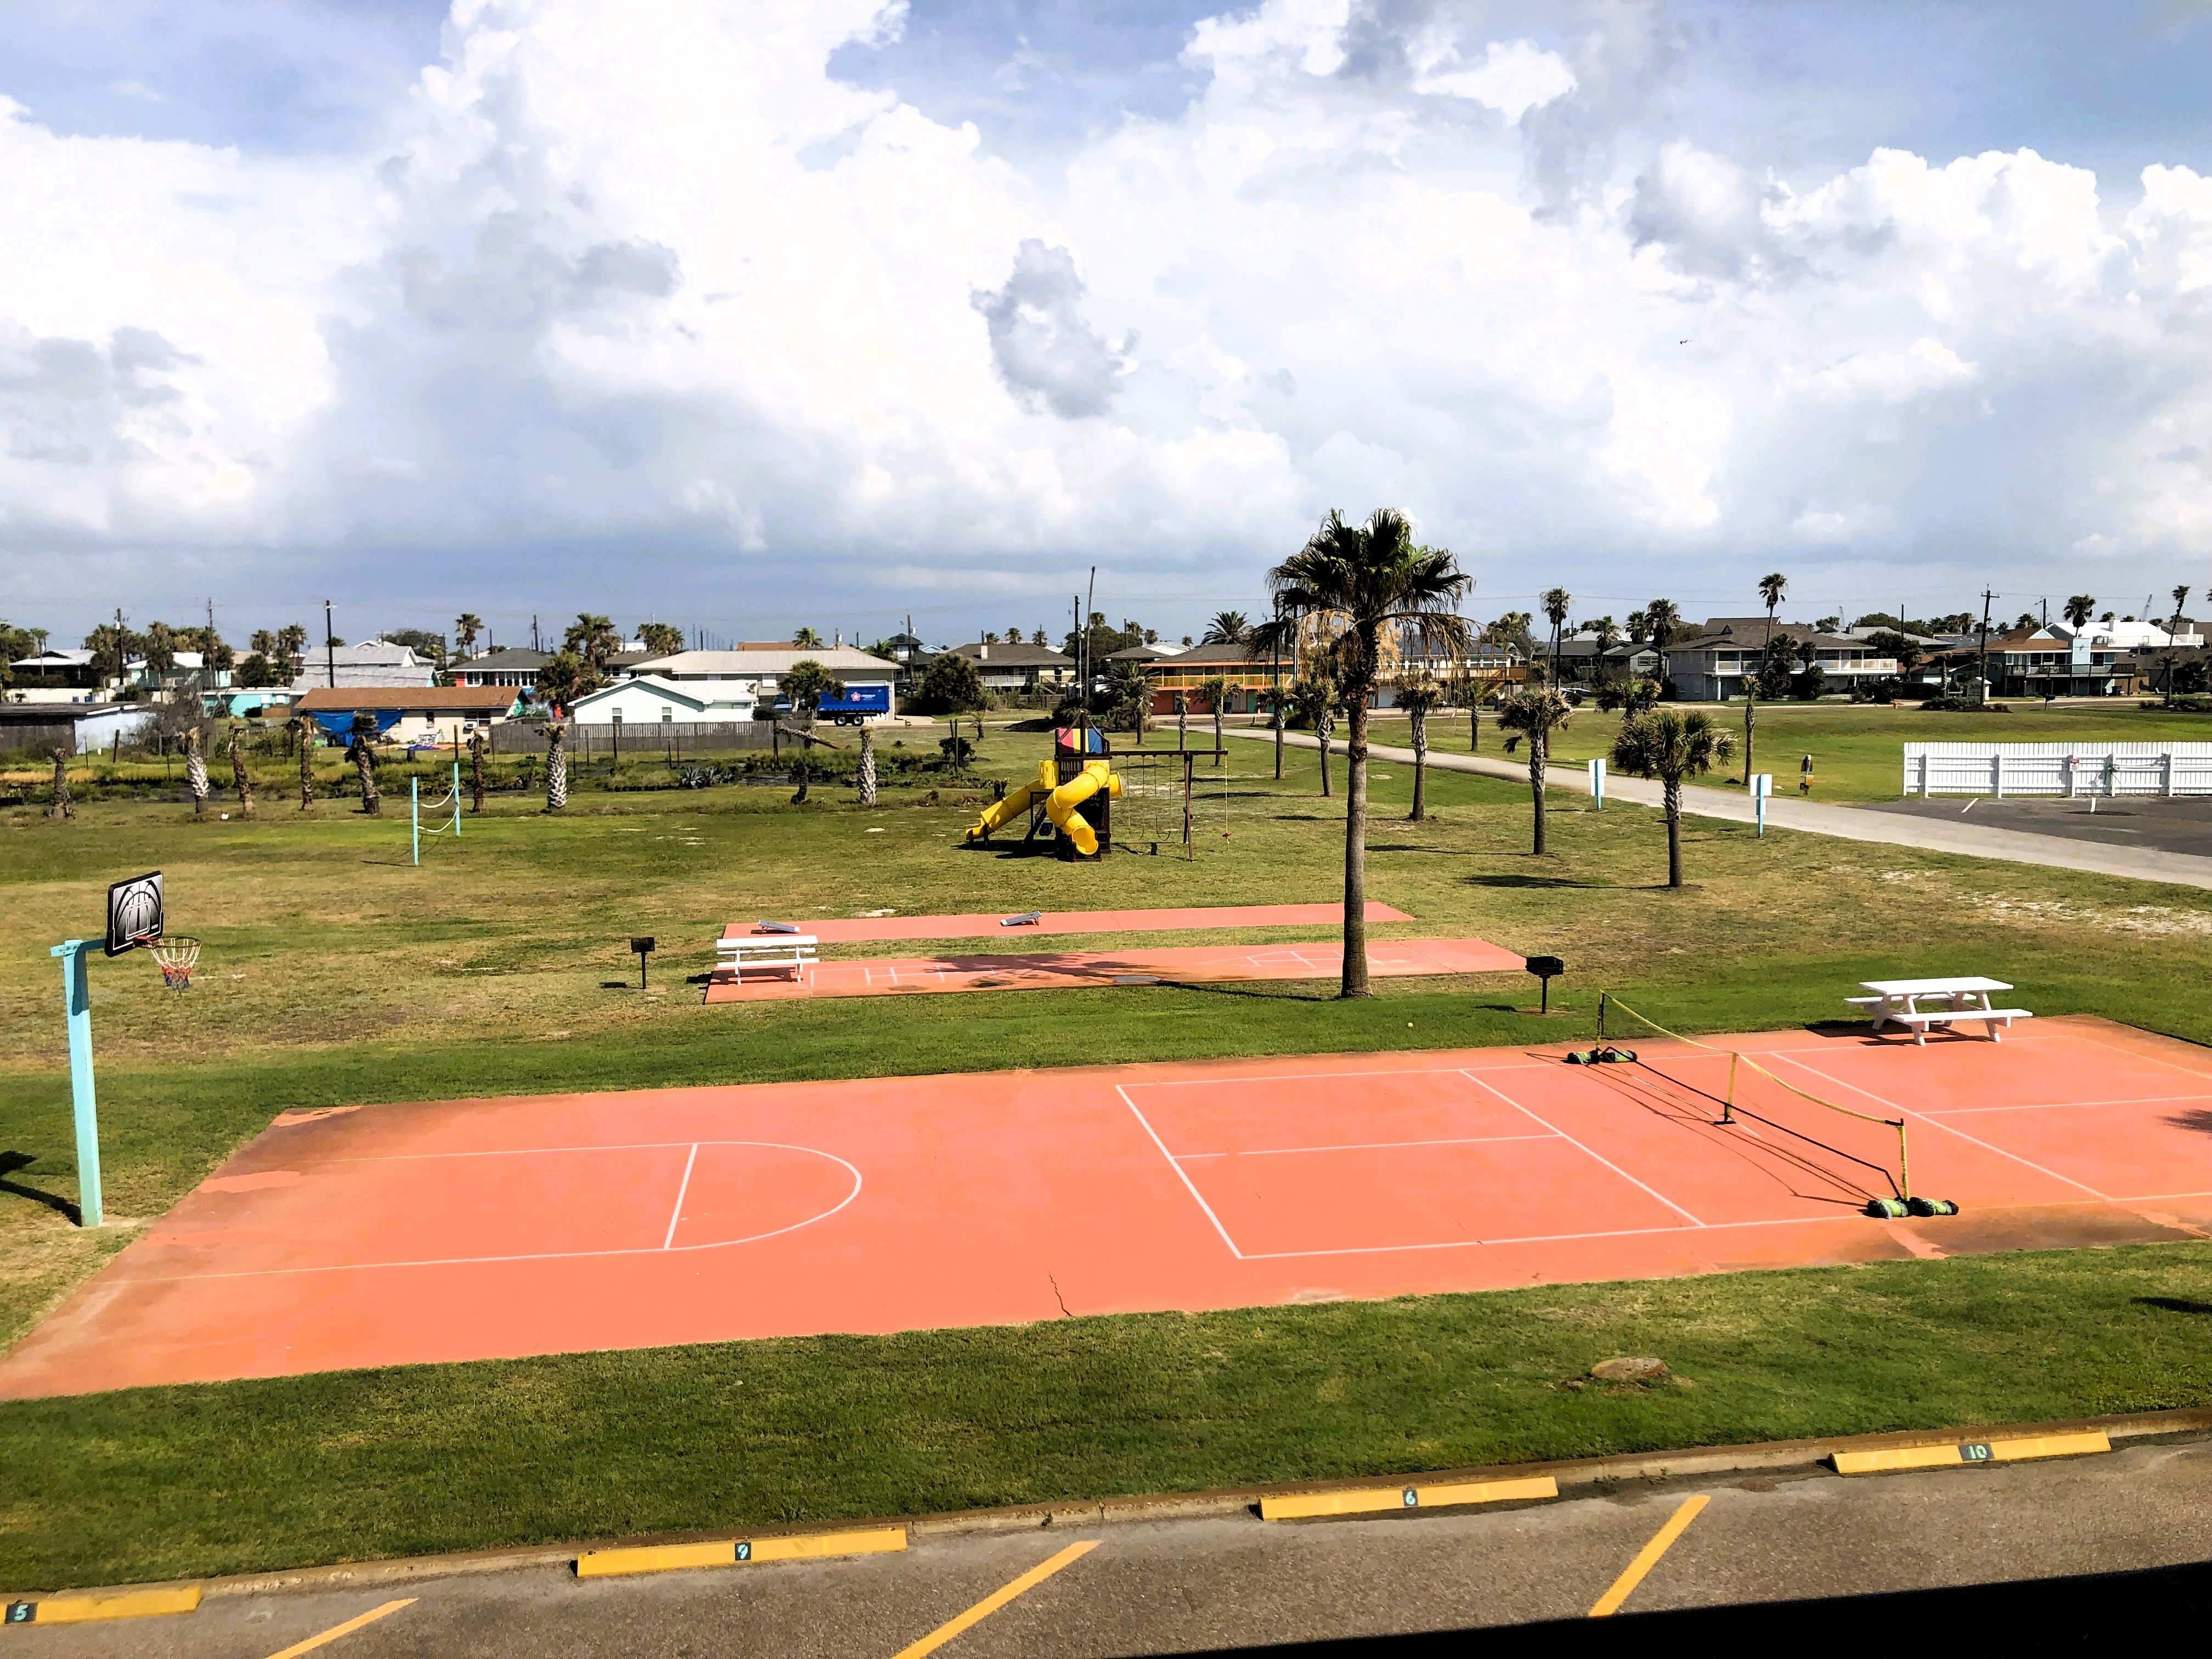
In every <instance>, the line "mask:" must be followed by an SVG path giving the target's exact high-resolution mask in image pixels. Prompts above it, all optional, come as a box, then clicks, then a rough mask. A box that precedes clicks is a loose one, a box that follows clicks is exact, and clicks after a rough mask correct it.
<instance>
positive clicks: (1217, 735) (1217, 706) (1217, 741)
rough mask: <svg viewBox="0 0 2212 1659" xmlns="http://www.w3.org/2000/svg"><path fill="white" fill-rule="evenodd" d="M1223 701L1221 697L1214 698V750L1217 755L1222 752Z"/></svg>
mask: <svg viewBox="0 0 2212 1659" xmlns="http://www.w3.org/2000/svg"><path fill="white" fill-rule="evenodd" d="M1221 702H1222V700H1221V699H1220V698H1219V697H1216V698H1215V699H1214V700H1213V752H1214V753H1215V754H1216V755H1218V754H1219V753H1220V752H1221Z"/></svg>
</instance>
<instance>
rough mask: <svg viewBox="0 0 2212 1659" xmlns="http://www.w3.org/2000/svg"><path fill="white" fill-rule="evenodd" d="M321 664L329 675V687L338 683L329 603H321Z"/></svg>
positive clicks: (336, 652)
mask: <svg viewBox="0 0 2212 1659" xmlns="http://www.w3.org/2000/svg"><path fill="white" fill-rule="evenodd" d="M323 663H324V665H325V669H326V670H327V671H328V672H329V674H330V680H331V689H332V690H336V689H337V683H338V636H337V633H336V632H335V631H333V630H332V629H331V602H330V601H329V600H328V599H325V600H324V601H323Z"/></svg>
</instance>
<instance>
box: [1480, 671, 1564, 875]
mask: <svg viewBox="0 0 2212 1659" xmlns="http://www.w3.org/2000/svg"><path fill="white" fill-rule="evenodd" d="M1574 712H1575V711H1574V709H1573V708H1571V706H1570V705H1569V703H1568V702H1567V700H1566V699H1565V697H1563V696H1560V695H1559V693H1558V692H1557V691H1553V690H1549V689H1548V688H1546V687H1543V686H1539V687H1537V688H1536V690H1533V691H1530V690H1522V693H1521V695H1520V696H1517V697H1509V698H1507V699H1506V701H1505V702H1502V703H1500V704H1499V705H1498V724H1499V725H1500V726H1504V728H1505V729H1506V730H1507V731H1508V732H1512V733H1513V734H1514V735H1513V736H1511V737H1510V738H1506V739H1505V747H1506V749H1507V750H1508V751H1509V752H1510V750H1512V748H1513V746H1514V745H1515V744H1517V743H1519V742H1520V741H1521V740H1522V738H1527V739H1528V794H1529V797H1530V799H1532V800H1533V801H1534V805H1535V808H1536V840H1535V845H1534V848H1533V850H1534V852H1536V853H1537V854H1540V855H1541V854H1542V853H1543V851H1544V850H1545V849H1544V767H1545V765H1546V763H1547V762H1548V761H1549V760H1550V759H1551V755H1552V733H1553V732H1556V731H1558V730H1559V729H1560V728H1561V727H1562V726H1565V725H1566V723H1567V722H1568V721H1569V720H1571V719H1573V718H1574Z"/></svg>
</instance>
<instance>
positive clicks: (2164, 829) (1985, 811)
mask: <svg viewBox="0 0 2212 1659" xmlns="http://www.w3.org/2000/svg"><path fill="white" fill-rule="evenodd" d="M1857 810H1858V811H1863V812H1893V813H1896V814H1898V815H1899V816H1900V817H1912V818H1927V819H1930V820H1933V821H1938V822H1942V823H1984V824H1989V825H1990V826H1992V827H1994V828H1996V829H2013V830H2020V831H2024V832H2026V833H2027V834H2029V835H2034V836H2063V837H2064V838H2065V839H2067V840H2069V841H2089V842H2099V843H2100V844H2102V845H2104V846H2106V847H2135V848H2155V849H2156V850H2158V851H2160V852H2166V853H2185V854H2191V856H2193V857H2197V858H2205V859H2212V800H2204V799H2194V800H2160V799H2155V798H2152V799H2145V798H2142V797H2139V796H2126V795H2124V796H2122V797H2121V798H2120V799H2118V800H2097V801H2092V800H2090V799H2087V798H2086V797H2083V798H2081V799H2075V800H2036V799H2015V800H1996V799H1990V798H1989V797H1986V796H1978V797H1975V798H1973V799H1968V800H1960V799H1958V798H1957V797H1956V796H1954V797H1952V798H1951V799H1947V800H1896V801H1884V802H1882V803H1881V805H1867V806H1862V807H1860V808H1858V809H1857Z"/></svg>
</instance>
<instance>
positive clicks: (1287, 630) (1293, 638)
mask: <svg viewBox="0 0 2212 1659" xmlns="http://www.w3.org/2000/svg"><path fill="white" fill-rule="evenodd" d="M1297 644H1298V621H1297V617H1293V616H1290V615H1288V614H1286V613H1285V612H1284V611H1282V610H1281V609H1279V608H1278V609H1277V611H1276V612H1275V614H1274V615H1273V617H1269V618H1268V619H1267V621H1266V622H1263V623H1260V624H1258V625H1257V626H1256V627H1253V628H1249V629H1246V630H1245V633H1244V647H1245V649H1246V650H1247V651H1249V653H1251V655H1252V657H1253V659H1254V660H1255V661H1257V660H1258V659H1259V657H1260V654H1261V653H1262V652H1265V653H1267V662H1268V665H1269V666H1270V667H1271V668H1272V669H1273V675H1272V678H1271V679H1270V681H1269V684H1268V687H1267V690H1266V691H1265V692H1263V693H1262V694H1261V702H1263V703H1264V704H1265V705H1266V707H1267V710H1268V712H1269V713H1270V714H1272V715H1273V724H1274V728H1275V781H1276V782H1278V783H1280V782H1281V781H1283V716H1284V715H1285V713H1287V712H1288V711H1289V710H1290V708H1291V707H1292V704H1291V696H1290V692H1289V691H1288V690H1287V689H1286V688H1285V686H1284V684H1283V670H1282V659H1283V653H1284V652H1285V649H1287V650H1288V651H1289V653H1290V655H1291V664H1292V665H1293V666H1295V665H1296V664H1297Z"/></svg>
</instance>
